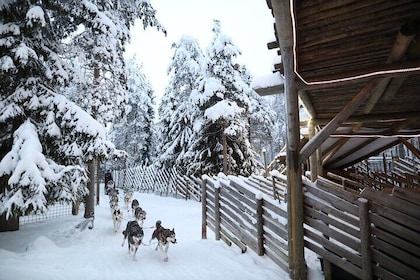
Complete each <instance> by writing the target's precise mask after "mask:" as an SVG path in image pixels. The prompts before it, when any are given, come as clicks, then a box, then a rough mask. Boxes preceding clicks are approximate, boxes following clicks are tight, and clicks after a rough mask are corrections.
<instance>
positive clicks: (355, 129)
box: [322, 123, 362, 165]
mask: <svg viewBox="0 0 420 280" xmlns="http://www.w3.org/2000/svg"><path fill="white" fill-rule="evenodd" d="M361 127H362V124H361V123H357V124H355V125H354V126H353V127H352V129H351V130H350V133H357V132H358V131H359V130H360V128H361ZM349 140H350V138H347V139H343V138H342V139H340V140H339V141H337V142H336V143H334V149H333V150H332V151H331V152H330V153H329V154H328V155H327V157H326V158H325V159H324V161H323V163H322V164H323V165H324V163H326V162H328V161H329V160H330V159H331V158H332V157H333V156H334V155H335V154H336V153H337V152H338V151H339V150H340V149H341V148H342V147H343V146H344V145H345V144H346V143H347V142H348V141H349Z"/></svg>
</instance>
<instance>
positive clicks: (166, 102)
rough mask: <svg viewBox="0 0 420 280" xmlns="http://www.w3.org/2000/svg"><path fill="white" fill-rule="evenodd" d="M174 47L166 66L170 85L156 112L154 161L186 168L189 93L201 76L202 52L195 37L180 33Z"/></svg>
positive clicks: (188, 131) (189, 134) (162, 164)
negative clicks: (156, 145)
mask: <svg viewBox="0 0 420 280" xmlns="http://www.w3.org/2000/svg"><path fill="white" fill-rule="evenodd" d="M172 48H173V50H174V53H173V56H172V60H171V62H170V64H169V66H168V75H169V77H170V78H169V84H168V86H167V87H166V88H165V93H164V95H163V97H162V101H161V103H160V106H159V109H158V112H159V116H160V123H159V127H158V131H159V132H158V135H159V139H160V141H159V146H158V151H159V154H158V157H157V160H158V161H157V164H158V165H160V166H164V167H166V168H169V167H170V168H171V167H177V168H180V169H181V170H184V171H185V170H186V168H185V166H186V162H185V159H184V158H185V153H186V152H187V150H188V145H189V144H188V143H189V141H190V137H191V135H192V120H191V103H190V99H189V98H190V94H191V91H192V90H193V88H194V85H195V81H196V79H197V78H198V77H199V76H200V75H202V71H203V52H202V51H201V49H200V47H199V45H198V43H197V40H196V39H195V38H193V37H190V36H183V37H181V38H180V40H179V41H178V42H177V43H174V44H172Z"/></svg>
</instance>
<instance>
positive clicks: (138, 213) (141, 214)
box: [134, 206, 147, 227]
mask: <svg viewBox="0 0 420 280" xmlns="http://www.w3.org/2000/svg"><path fill="white" fill-rule="evenodd" d="M146 214H147V213H146V211H144V210H143V209H142V208H141V207H140V206H138V207H137V208H136V210H135V212H134V217H135V218H136V221H137V222H138V223H139V225H140V226H141V227H142V226H143V223H144V220H146Z"/></svg>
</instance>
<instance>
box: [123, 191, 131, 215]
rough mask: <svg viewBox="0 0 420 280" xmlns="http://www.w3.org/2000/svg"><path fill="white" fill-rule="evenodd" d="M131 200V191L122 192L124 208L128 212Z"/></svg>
mask: <svg viewBox="0 0 420 280" xmlns="http://www.w3.org/2000/svg"><path fill="white" fill-rule="evenodd" d="M132 200H133V191H132V190H124V202H125V208H126V209H127V210H128V209H129V208H128V207H130V203H131V201H132Z"/></svg>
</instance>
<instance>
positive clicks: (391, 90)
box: [383, 76, 408, 102]
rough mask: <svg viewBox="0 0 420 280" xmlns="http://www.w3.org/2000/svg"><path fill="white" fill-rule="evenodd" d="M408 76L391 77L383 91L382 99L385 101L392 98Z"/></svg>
mask: <svg viewBox="0 0 420 280" xmlns="http://www.w3.org/2000/svg"><path fill="white" fill-rule="evenodd" d="M407 77H408V76H401V77H396V78H392V79H391V81H390V82H389V84H388V87H387V88H386V90H385V91H384V95H383V99H384V101H385V102H388V101H390V100H391V99H392V98H394V96H395V94H396V93H397V92H398V90H399V89H400V87H401V86H402V84H403V83H404V81H405V80H406V79H407Z"/></svg>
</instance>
